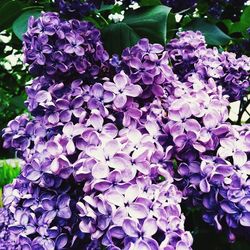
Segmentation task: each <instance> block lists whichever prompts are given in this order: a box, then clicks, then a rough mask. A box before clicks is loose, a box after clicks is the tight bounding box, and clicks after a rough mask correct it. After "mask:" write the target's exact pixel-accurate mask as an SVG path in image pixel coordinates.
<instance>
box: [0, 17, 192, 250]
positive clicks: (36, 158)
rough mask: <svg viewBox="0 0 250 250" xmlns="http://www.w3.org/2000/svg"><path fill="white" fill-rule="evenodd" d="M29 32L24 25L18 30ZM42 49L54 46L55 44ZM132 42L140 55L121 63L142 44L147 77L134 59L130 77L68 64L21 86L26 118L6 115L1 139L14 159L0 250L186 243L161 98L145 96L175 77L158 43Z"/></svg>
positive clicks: (158, 91)
mask: <svg viewBox="0 0 250 250" xmlns="http://www.w3.org/2000/svg"><path fill="white" fill-rule="evenodd" d="M44 19H46V20H47V19H49V20H55V19H56V20H57V16H56V15H55V14H54V13H44V14H43V15H42V16H41V17H40V18H39V19H37V20H32V22H34V23H39V22H42V20H44ZM74 22H75V21H74V20H73V21H69V22H67V23H74ZM42 23H43V22H42ZM60 23H62V21H60ZM60 23H59V26H60ZM78 24H79V23H78ZM39 25H40V24H39ZM54 25H55V24H54ZM54 25H53V26H52V27H54ZM72 29H73V30H74V28H73V27H72ZM32 31H33V25H32V26H29V30H28V33H27V34H28V35H29V34H32ZM68 32H69V33H70V32H72V31H71V30H69V31H68ZM87 32H88V31H87ZM90 32H91V28H90ZM28 35H26V36H28ZM36 38H37V37H36V35H34V40H36ZM93 39H95V38H93ZM92 43H93V41H92V40H91V41H89V44H90V46H89V48H91V44H92ZM51 44H52V43H51ZM26 46H27V45H26ZM50 46H51V49H52V50H54V46H56V44H52V45H50ZM139 46H142V48H143V53H141V52H140V50H138V48H133V49H131V51H129V50H127V51H125V52H124V60H125V57H126V58H127V59H126V60H127V62H128V61H131V60H132V58H131V56H132V54H133V53H137V54H138V55H139V54H141V57H140V60H142V61H143V60H144V56H145V55H146V54H148V52H147V51H148V50H152V52H153V53H152V58H151V57H150V59H149V60H148V63H149V65H150V64H157V65H158V67H157V68H156V69H153V68H152V67H151V68H150V69H151V70H150V71H149V72H148V74H144V72H143V71H142V70H141V69H142V66H140V63H142V64H143V63H144V62H140V61H139V58H138V60H137V61H135V62H134V64H133V62H132V61H131V63H130V64H131V66H133V70H132V71H133V76H132V75H131V73H130V72H129V66H128V67H126V68H124V69H123V70H121V71H120V72H118V73H116V74H114V75H113V76H111V77H109V78H108V77H102V75H104V72H101V73H100V74H97V75H96V76H95V77H94V78H92V80H91V81H90V80H89V79H88V78H87V77H85V76H81V75H79V74H74V73H75V72H74V70H75V69H74V68H73V69H71V70H70V71H69V72H68V73H69V74H70V75H68V76H67V77H65V78H64V79H62V77H58V76H57V75H54V74H45V75H43V76H42V75H39V76H38V77H37V78H35V79H34V80H33V82H32V84H31V85H30V86H27V94H28V99H27V101H26V105H27V107H28V110H29V111H30V112H31V115H32V117H31V118H30V119H28V117H27V116H21V117H18V118H17V119H15V120H14V121H11V122H10V123H9V125H8V127H7V128H6V129H5V130H4V135H3V136H4V139H5V146H6V147H12V148H15V149H16V150H18V152H19V156H20V157H22V159H23V161H24V164H23V167H22V173H21V175H20V176H19V177H18V178H17V179H16V180H15V181H14V182H13V183H12V184H11V185H9V186H7V187H6V188H5V192H4V209H3V210H2V214H3V218H4V219H3V221H1V224H0V227H1V228H2V233H1V240H0V248H4V249H5V248H7V249H15V248H16V249H25V248H27V249H29V248H31V249H45V250H47V249H65V248H68V249H69V248H72V249H77V248H82V247H84V249H99V248H101V247H102V246H105V247H106V248H107V249H148V250H150V249H170V250H172V249H185V250H189V249H191V245H192V236H191V234H190V233H189V232H186V231H185V229H184V221H185V217H184V215H183V214H182V212H181V208H180V202H181V200H182V193H181V192H180V191H179V190H178V189H177V187H176V186H175V185H174V184H173V181H174V180H173V177H172V173H173V163H172V162H171V161H169V159H168V158H169V156H168V153H167V151H166V150H165V148H164V143H163V142H162V141H161V140H162V139H164V138H165V134H164V133H163V131H162V129H161V127H160V126H159V124H158V122H157V119H155V118H156V116H157V115H160V114H159V112H161V104H160V102H159V100H158V99H155V101H153V102H152V100H153V98H154V93H156V94H157V96H162V94H163V92H162V91H163V88H162V86H161V83H163V82H166V81H170V80H171V79H170V78H167V76H169V77H175V76H174V74H173V73H172V71H171V68H170V67H169V66H167V65H165V62H168V61H167V59H166V55H167V54H166V53H164V55H162V56H160V54H162V53H163V52H164V48H163V47H162V46H161V45H157V44H155V45H151V44H149V42H148V41H147V40H142V41H141V42H140V45H139ZM74 49H75V48H74ZM26 53H27V51H26ZM86 53H87V52H86ZM126 54H127V56H126ZM92 56H93V57H94V54H92ZM158 56H159V58H158ZM76 59H77V58H76ZM135 59H136V57H135ZM46 60H47V58H46ZM48 60H49V59H48ZM72 60H73V59H72ZM86 60H87V57H86ZM90 60H93V58H92V59H90ZM150 60H151V62H150ZM158 61H159V62H158ZM28 62H29V63H30V64H31V65H33V66H34V67H35V66H36V64H35V62H34V61H28ZM45 62H46V63H47V61H45ZM144 65H145V72H147V65H146V63H144ZM33 66H32V67H33ZM42 67H43V69H45V68H46V64H45V65H42ZM99 70H100V71H102V70H103V68H102V67H100V69H99ZM72 71H73V73H72ZM90 73H91V72H90V71H88V73H87V72H86V73H85V75H86V74H90ZM102 73H103V74H102ZM151 74H153V76H152V77H150V75H151ZM147 75H148V76H147ZM154 77H155V78H159V84H158V85H155V84H153V78H154ZM164 78H166V79H167V80H166V81H165V80H164ZM144 81H145V82H144ZM151 90H152V91H153V92H152V91H151ZM160 138H161V140H160ZM16 141H17V142H18V143H17V142H16Z"/></svg>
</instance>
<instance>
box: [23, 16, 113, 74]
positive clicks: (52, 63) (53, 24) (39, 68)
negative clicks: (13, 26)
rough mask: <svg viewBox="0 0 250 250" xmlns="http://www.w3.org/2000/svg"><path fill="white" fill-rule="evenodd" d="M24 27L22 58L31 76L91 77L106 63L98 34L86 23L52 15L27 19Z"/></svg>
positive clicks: (106, 58) (105, 54) (97, 31)
mask: <svg viewBox="0 0 250 250" xmlns="http://www.w3.org/2000/svg"><path fill="white" fill-rule="evenodd" d="M28 26H29V27H28V31H27V32H26V33H25V35H24V56H25V62H26V63H28V64H29V65H30V66H29V71H30V73H31V74H33V75H35V76H42V75H49V76H51V77H53V78H55V77H57V78H58V77H59V76H60V77H61V78H65V77H67V76H69V77H74V75H85V76H88V77H89V78H90V77H95V76H96V75H98V73H99V71H100V69H101V68H102V67H104V63H105V61H107V60H108V53H107V52H106V51H105V50H104V48H103V45H102V42H101V41H100V31H99V30H97V29H95V28H94V26H93V25H92V24H91V23H89V22H85V21H82V22H81V21H78V20H76V19H73V20H70V21H64V20H61V19H60V18H59V16H58V14H56V13H53V14H51V13H43V14H42V16H41V17H40V18H38V19H34V18H33V17H32V18H30V20H29V25H28Z"/></svg>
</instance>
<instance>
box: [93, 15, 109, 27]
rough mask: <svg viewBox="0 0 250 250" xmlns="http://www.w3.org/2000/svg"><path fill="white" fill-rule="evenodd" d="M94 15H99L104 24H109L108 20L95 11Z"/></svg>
mask: <svg viewBox="0 0 250 250" xmlns="http://www.w3.org/2000/svg"><path fill="white" fill-rule="evenodd" d="M96 16H97V17H100V18H101V19H102V21H103V22H104V23H105V24H106V25H109V23H108V21H107V20H106V19H105V18H104V17H103V16H102V15H101V14H100V13H97V14H96Z"/></svg>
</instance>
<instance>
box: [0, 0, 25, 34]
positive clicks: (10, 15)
mask: <svg viewBox="0 0 250 250" xmlns="http://www.w3.org/2000/svg"><path fill="white" fill-rule="evenodd" d="M22 8H23V4H22V3H20V2H19V1H16V0H11V1H7V2H6V3H4V4H2V5H1V7H0V17H1V18H0V30H4V29H7V28H9V27H10V26H11V25H12V23H13V22H14V20H15V19H16V18H17V17H18V16H19V15H20V13H21V12H22Z"/></svg>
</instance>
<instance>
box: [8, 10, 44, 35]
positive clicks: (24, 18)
mask: <svg viewBox="0 0 250 250" xmlns="http://www.w3.org/2000/svg"><path fill="white" fill-rule="evenodd" d="M40 15H41V10H40V9H37V8H34V9H31V10H27V11H25V12H23V13H22V14H21V15H20V16H19V17H18V18H17V19H16V20H15V22H14V23H13V25H12V28H13V32H14V33H15V35H16V36H17V37H18V38H19V39H20V40H22V37H23V34H24V33H25V32H26V31H27V26H28V20H29V18H30V17H31V16H34V17H39V16H40Z"/></svg>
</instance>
